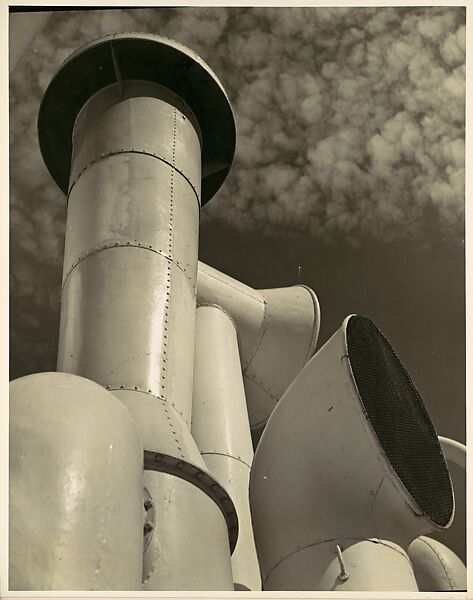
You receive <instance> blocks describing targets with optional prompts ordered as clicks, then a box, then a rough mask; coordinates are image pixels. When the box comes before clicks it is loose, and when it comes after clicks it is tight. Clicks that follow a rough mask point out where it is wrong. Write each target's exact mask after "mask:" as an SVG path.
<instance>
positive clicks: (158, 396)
mask: <svg viewBox="0 0 473 600" xmlns="http://www.w3.org/2000/svg"><path fill="white" fill-rule="evenodd" d="M104 387H105V389H107V390H108V391H109V392H124V391H128V392H141V393H142V394H148V395H149V396H152V397H153V398H156V400H161V402H162V403H163V404H166V406H170V407H171V408H172V409H173V410H174V411H175V412H176V413H177V414H178V415H180V416H181V417H182V418H183V420H184V422H185V424H186V425H187V426H188V427H189V421H188V419H187V418H186V416H185V415H184V413H183V412H181V411H180V410H178V408H177V407H176V405H175V403H174V402H169V400H168V399H167V398H166V396H162V395H161V394H156V393H155V392H153V391H152V390H151V389H150V388H141V387H140V386H138V385H134V386H131V385H128V384H121V385H119V386H118V387H116V386H112V385H111V384H107V385H105V386H104Z"/></svg>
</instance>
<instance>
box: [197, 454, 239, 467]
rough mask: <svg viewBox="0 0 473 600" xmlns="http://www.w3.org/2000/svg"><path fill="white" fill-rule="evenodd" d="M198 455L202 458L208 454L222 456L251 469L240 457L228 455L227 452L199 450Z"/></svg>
mask: <svg viewBox="0 0 473 600" xmlns="http://www.w3.org/2000/svg"><path fill="white" fill-rule="evenodd" d="M200 454H201V455H202V456H207V455H208V454H210V455H216V456H224V457H225V458H231V459H233V460H237V461H238V462H240V463H241V464H243V465H245V467H248V469H251V465H249V464H248V463H247V462H246V461H244V460H243V459H242V458H241V457H240V456H235V455H233V454H229V453H228V452H218V451H217V450H201V452H200ZM204 460H205V459H204Z"/></svg>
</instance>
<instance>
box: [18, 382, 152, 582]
mask: <svg viewBox="0 0 473 600" xmlns="http://www.w3.org/2000/svg"><path fill="white" fill-rule="evenodd" d="M142 464H143V448H142V445H141V440H140V436H139V433H138V430H137V427H136V424H135V422H134V420H133V418H132V417H131V415H130V413H129V412H128V411H127V409H126V408H125V407H124V406H123V405H122V403H121V402H120V401H119V400H118V399H117V398H115V397H114V396H113V395H112V394H111V393H109V392H107V391H106V390H104V389H103V388H102V387H101V386H99V385H97V384H96V383H94V382H92V381H88V380H86V379H83V378H81V377H77V376H75V375H70V374H66V373H40V374H36V375H29V376H27V377H22V378H21V379H17V380H16V381H13V382H12V383H11V385H10V530H9V531H10V536H9V541H10V548H9V550H10V554H9V561H10V562H9V564H10V570H9V583H10V589H12V590H136V589H139V588H140V580H141V570H142V547H143V533H142V532H143V475H142V472H143V471H142Z"/></svg>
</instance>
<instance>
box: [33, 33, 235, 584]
mask: <svg viewBox="0 0 473 600" xmlns="http://www.w3.org/2000/svg"><path fill="white" fill-rule="evenodd" d="M113 40H114V43H113V44H111V45H109V46H108V45H107V43H106V42H105V41H103V43H102V42H100V43H99V44H98V45H97V46H96V45H95V44H91V45H90V48H89V51H90V52H91V57H92V58H89V59H87V57H86V56H85V55H84V52H82V51H80V52H79V53H76V55H74V57H73V58H72V62H73V61H77V65H76V69H78V75H79V76H82V74H83V69H84V67H83V66H81V65H83V64H88V63H92V65H90V64H89V66H90V67H91V68H92V66H93V68H92V71H93V73H94V77H95V79H96V81H95V79H94V81H95V83H94V86H95V87H96V89H98V90H99V91H98V92H96V93H95V94H94V95H92V96H91V97H90V98H89V100H88V101H87V102H86V103H85V104H84V105H83V106H82V108H81V109H80V111H79V114H78V116H77V119H76V121H75V124H74V128H73V136H72V137H73V153H72V162H71V170H70V177H69V186H68V189H69V203H68V219H67V232H66V250H65V260H64V273H63V289H62V302H61V327H60V339H59V350H58V368H59V369H62V370H65V371H69V372H72V373H77V374H80V375H83V376H86V377H89V378H91V379H94V380H95V381H97V382H99V383H101V384H102V385H103V386H104V387H106V388H107V389H108V390H110V391H112V392H114V393H115V395H116V396H117V397H119V398H120V399H121V400H123V402H124V404H126V405H127V406H128V407H129V409H130V411H131V412H132V413H133V416H134V417H135V419H136V421H137V423H138V427H139V429H140V433H141V436H142V440H143V447H144V465H145V481H146V482H147V487H148V491H149V493H150V494H151V498H152V502H153V503H154V510H155V514H156V529H155V532H154V534H153V535H151V536H150V537H148V539H150V541H149V544H148V546H147V548H146V551H145V565H144V573H143V576H144V587H145V589H147V590H165V589H167V590H189V589H209V590H210V589H219V590H220V589H222V590H224V589H233V582H232V577H231V563H230V546H231V548H233V546H234V543H235V541H236V536H237V529H238V528H237V521H236V517H235V511H234V507H233V504H232V502H231V501H230V499H229V498H228V495H226V493H225V491H224V490H223V489H222V488H221V486H220V485H219V484H218V483H217V482H216V481H215V480H214V479H212V478H211V477H210V475H209V474H208V472H207V468H206V465H205V463H204V461H203V460H202V458H201V455H200V452H199V450H198V448H197V446H196V445H195V442H194V440H193V439H192V437H191V434H190V421H191V406H192V378H193V355H194V332H195V327H194V320H195V285H196V274H197V245H198V217H199V208H200V191H201V165H202V160H204V162H205V160H208V154H207V155H206V156H207V158H205V159H204V157H203V156H202V155H201V152H204V153H205V152H206V151H208V148H204V147H202V144H203V139H206V140H207V142H209V140H210V138H211V135H210V137H209V135H207V134H208V132H204V134H203V133H202V130H201V128H200V125H199V123H198V121H197V119H196V117H195V115H194V113H193V111H192V110H191V109H190V108H189V106H188V105H186V103H185V102H184V101H183V100H182V99H181V98H179V97H177V96H176V94H175V93H174V92H173V91H171V90H169V89H166V88H163V87H162V86H160V85H158V84H157V83H156V81H155V79H153V78H156V77H157V75H156V73H155V72H154V71H153V69H149V64H148V63H147V64H148V67H147V75H148V76H149V77H150V78H151V79H152V80H151V81H136V80H133V78H132V80H131V81H127V80H126V79H127V78H125V80H123V81H122V80H121V79H120V76H119V73H118V71H119V65H118V64H117V60H118V59H117V56H118V55H119V54H120V52H121V55H120V56H121V61H122V65H124V66H123V68H124V69H125V70H128V73H129V72H130V69H131V70H132V71H133V70H134V69H136V70H138V71H139V72H140V73H141V72H142V71H140V68H141V67H140V65H137V64H134V63H133V61H132V63H130V62H127V61H128V59H129V55H127V54H126V53H125V52H124V49H125V47H126V46H127V45H128V48H129V51H130V52H139V50H138V48H142V49H144V48H146V49H147V50H148V51H150V52H153V51H156V49H158V51H159V53H161V54H160V56H162V57H163V56H166V53H168V54H167V56H168V57H170V58H171V59H172V60H175V59H176V52H178V51H179V49H180V47H179V45H177V46H176V45H175V44H173V43H172V42H171V43H170V44H169V45H167V42H165V41H164V40H163V39H161V38H154V37H153V36H143V38H140V37H139V36H136V35H135V34H130V36H126V35H125V36H124V37H123V36H122V37H120V36H118V37H116V38H115V37H114V38H113ZM115 40H117V43H116V44H115ZM110 41H111V40H110ZM119 41H120V43H118V42H119ZM94 52H98V53H99V54H100V55H101V56H102V59H101V60H104V59H105V58H106V57H107V60H108V58H110V57H112V55H113V57H114V59H113V61H114V62H113V68H114V69H115V76H116V77H117V81H116V83H115V84H113V85H108V86H105V87H104V86H103V85H102V87H101V85H100V84H101V81H102V78H101V77H100V74H97V73H96V71H95V70H94V69H95V68H96V65H93V62H94V58H93V56H94ZM117 53H118V54H117ZM185 56H186V58H185V60H187V61H188V60H190V56H189V54H188V53H185ZM84 57H85V58H84ZM192 57H193V54H192ZM181 58H182V60H184V57H181ZM196 60H197V63H198V68H197V65H194V66H195V67H196V68H197V70H198V71H199V73H200V69H203V68H204V67H203V64H202V63H201V61H200V59H196ZM118 62H119V61H118ZM107 64H108V68H110V66H111V65H110V64H109V62H108V63H107ZM161 67H162V65H160V68H161ZM67 68H68V67H67V64H66V66H63V68H62V69H63V71H64V70H65V71H67ZM70 69H71V70H74V65H72V66H71V67H70ZM162 75H163V77H166V71H165V70H164V71H163V73H162ZM60 76H61V73H60V74H59V75H58V76H57V77H59V78H60ZM206 77H207V79H206V80H205V81H204V79H205V78H206ZM194 79H195V81H194V83H195V85H196V86H197V87H198V86H199V85H201V86H203V88H205V89H207V93H210V95H212V94H214V96H213V97H214V98H215V92H216V88H215V86H217V87H218V86H219V84H218V82H217V81H216V82H213V81H212V79H211V75H209V72H207V74H206V75H205V77H203V78H202V73H201V74H200V75H197V74H195V77H194ZM172 80H173V82H175V83H176V85H178V86H181V87H182V81H181V80H180V79H179V78H178V79H177V80H176V78H175V77H173V79H172ZM54 81H57V80H54ZM54 81H53V84H54ZM91 85H92V84H91ZM206 85H207V88H206V87H205V86H206ZM184 87H185V90H184V91H185V93H189V89H188V88H187V87H186V86H184ZM209 87H210V88H212V89H208V88H209ZM53 88H54V85H53ZM183 89H184V88H183ZM212 90H213V91H212ZM48 92H49V90H48ZM56 93H59V92H56ZM216 93H217V95H218V94H219V93H220V92H219V91H217V92H216ZM191 96H192V94H191ZM219 98H221V100H222V102H223V104H224V105H225V107H226V108H225V109H224V110H226V111H227V113H228V101H227V99H226V97H224V94H223V93H220V96H219ZM192 101H193V102H194V101H195V102H196V107H197V108H199V109H201V108H202V107H201V106H200V105H199V102H198V101H197V100H196V99H195V97H193V100H192ZM48 102H49V100H48ZM205 110H206V109H203V111H204V112H205ZM222 110H223V109H222ZM45 115H46V116H44V119H45V120H47V118H51V115H48V114H47V113H45ZM228 116H230V117H231V111H230V113H228V114H227V117H228ZM206 126H207V124H206ZM209 127H210V126H209ZM210 128H211V127H210ZM206 135H207V137H206ZM229 136H230V137H229V139H231V132H230V133H229ZM227 137H228V136H227ZM46 138H47V139H48V140H49V142H48V141H46V142H45V143H44V146H43V153H45V155H46V156H47V158H48V160H49V162H50V163H51V164H48V166H49V167H50V168H51V169H52V171H51V172H52V173H53V175H55V176H56V180H57V181H58V182H59V184H60V177H61V176H60V172H59V171H56V170H57V169H63V167H64V164H62V163H60V161H58V160H56V158H57V157H55V156H52V157H51V156H50V155H49V154H48V150H45V148H48V145H47V144H49V143H50V139H49V138H48V137H47V132H44V131H43V139H46ZM209 143H211V141H210V142H209ZM217 146H218V144H217ZM217 146H216V147H217ZM216 147H215V148H216ZM215 148H214V150H215ZM227 150H228V148H227ZM230 150H231V148H230ZM47 162H48V161H47ZM227 166H228V165H227ZM219 177H220V176H219ZM222 177H223V175H222ZM212 185H213V187H214V188H215V186H218V185H219V182H218V178H217V179H216V180H215V181H214V182H213V183H212ZM212 185H210V187H208V192H207V195H209V194H211V193H212V189H213V188H212ZM209 190H210V191H209ZM170 503H171V504H172V506H171V507H170V506H169V504H170ZM196 517H197V518H196ZM233 517H234V518H233ZM232 519H233V520H232ZM204 532H205V534H204ZM202 547H205V548H206V555H205V559H200V558H197V556H198V554H199V553H200V551H201V548H202ZM203 561H205V565H204V562H203ZM204 566H206V568H203V567H204ZM137 589H139V588H137Z"/></svg>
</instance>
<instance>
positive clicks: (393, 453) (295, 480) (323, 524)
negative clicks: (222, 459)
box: [250, 315, 454, 589]
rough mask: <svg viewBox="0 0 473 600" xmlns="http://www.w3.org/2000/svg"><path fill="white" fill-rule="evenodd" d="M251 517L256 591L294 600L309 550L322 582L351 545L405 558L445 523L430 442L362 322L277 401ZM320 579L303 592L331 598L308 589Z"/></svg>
mask: <svg viewBox="0 0 473 600" xmlns="http://www.w3.org/2000/svg"><path fill="white" fill-rule="evenodd" d="M250 505H251V510H252V515H253V523H254V533H255V540H256V547H257V551H258V555H259V558H260V563H261V569H262V577H263V581H264V582H265V583H264V589H293V588H291V587H284V586H285V585H286V584H288V583H287V579H286V580H285V578H287V577H290V578H291V577H304V572H305V571H304V569H303V568H302V567H301V568H300V570H298V567H297V557H298V556H300V561H301V562H300V565H302V564H303V562H304V561H306V563H307V558H304V554H306V556H307V553H308V552H309V549H311V550H310V552H312V554H313V556H312V557H311V560H312V561H313V560H314V557H315V553H318V554H317V557H316V560H319V561H320V562H319V566H320V569H321V570H322V571H323V570H324V564H325V563H324V561H326V565H328V562H329V561H332V560H334V558H333V556H334V555H333V552H334V548H335V547H336V546H337V545H340V546H341V547H343V548H346V547H347V546H351V545H353V544H354V543H358V542H360V541H364V542H366V541H367V540H371V541H373V540H378V542H379V540H384V541H386V540H388V542H386V543H389V544H395V545H396V546H397V548H398V550H399V551H401V552H403V553H404V557H405V553H406V551H407V548H408V546H409V544H410V542H411V541H412V540H413V539H415V538H416V537H418V536H420V535H422V534H423V533H427V532H429V531H432V530H435V529H443V528H446V527H448V526H449V524H450V523H451V521H452V518H453V512H454V500H453V493H452V489H451V482H450V477H449V474H448V469H447V465H446V462H445V459H444V456H443V453H442V450H441V448H440V444H439V441H438V438H437V435H436V433H435V430H434V428H433V426H432V423H431V421H430V418H429V417H428V414H427V412H426V410H425V407H424V405H423V403H422V400H421V398H420V396H419V394H418V392H417V390H416V389H415V387H414V385H413V384H412V381H411V380H410V378H409V375H408V374H407V371H406V370H405V368H404V367H403V366H402V364H401V363H400V361H399V359H398V358H397V356H396V354H395V353H394V351H393V350H392V347H391V345H390V344H389V342H388V341H387V340H386V338H385V337H384V336H383V335H382V334H381V332H380V331H379V330H378V329H377V327H376V326H375V325H374V323H372V321H370V320H369V319H367V318H365V317H361V316H357V315H352V316H350V317H347V318H346V319H345V321H344V322H343V324H342V326H341V328H340V329H339V330H338V331H337V332H336V333H335V334H334V335H333V336H332V337H331V338H330V339H329V340H328V341H327V342H326V343H325V344H324V346H323V347H322V348H321V349H320V350H319V351H318V352H317V353H316V354H315V356H314V357H313V358H312V359H311V360H310V361H309V362H308V363H307V364H306V365H305V367H304V368H303V370H302V371H301V373H300V374H299V375H298V376H297V378H296V379H295V380H294V381H293V383H292V384H291V385H290V387H289V388H288V390H287V391H286V393H285V394H284V395H283V397H282V398H281V400H280V401H279V403H278V405H277V407H276V408H275V410H274V411H273V413H272V415H271V417H270V418H269V420H268V424H267V426H266V429H265V431H264V432H263V435H262V437H261V440H260V442H259V445H258V448H257V449H256V452H255V457H254V460H253V467H252V472H251V478H250ZM327 544H328V546H330V551H328V550H323V548H324V547H325V546H326V545H327ZM407 562H408V561H407ZM289 563H290V564H291V568H290V569H289V568H288V567H287V566H285V564H289ZM311 564H314V563H313V562H312V563H311ZM365 564H366V563H365ZM327 568H328V567H327ZM322 571H321V572H320V573H319V577H318V579H317V577H315V579H317V581H314V578H313V579H312V581H311V582H306V584H307V585H310V586H312V587H305V588H302V587H301V588H300V589H330V588H327V587H322V588H320V587H317V586H318V585H322V584H321V581H322V580H323V572H322ZM291 573H292V575H291ZM408 579H409V577H408ZM411 579H412V577H411ZM291 583H292V582H291ZM411 583H412V582H411ZM288 585H290V584H288ZM324 585H325V584H324ZM409 585H411V584H410V583H409ZM350 589H355V588H350ZM361 589H363V588H361ZM372 589H375V588H372ZM403 589H404V588H403Z"/></svg>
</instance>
